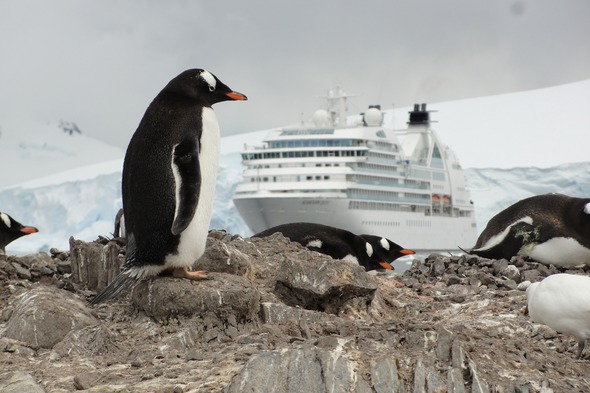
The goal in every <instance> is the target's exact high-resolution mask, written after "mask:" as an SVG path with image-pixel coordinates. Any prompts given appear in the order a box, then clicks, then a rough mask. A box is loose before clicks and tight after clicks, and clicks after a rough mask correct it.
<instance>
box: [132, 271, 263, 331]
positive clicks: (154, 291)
mask: <svg viewBox="0 0 590 393" xmlns="http://www.w3.org/2000/svg"><path fill="white" fill-rule="evenodd" d="M209 278H210V279H209V280H202V281H194V280H187V279H184V278H172V277H158V278H155V279H153V280H145V281H142V282H140V283H139V284H138V285H137V286H136V287H135V289H134V290H133V295H132V302H133V304H134V305H135V306H136V307H137V308H138V309H140V310H143V311H144V312H145V313H146V314H147V315H148V316H150V317H152V318H154V319H156V320H167V319H170V318H173V317H176V316H194V315H197V316H198V315H204V314H207V313H212V314H213V315H215V316H216V317H217V318H219V319H220V320H224V321H225V320H227V319H228V318H233V319H235V320H236V321H238V322H246V321H252V320H255V319H257V318H258V312H259V311H260V293H259V292H258V290H257V289H256V288H255V287H254V286H253V285H252V284H251V283H250V281H248V280H247V279H245V278H244V277H240V276H234V275H231V274H226V273H209ZM230 316H231V317H230Z"/></svg>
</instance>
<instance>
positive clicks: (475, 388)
mask: <svg viewBox="0 0 590 393" xmlns="http://www.w3.org/2000/svg"><path fill="white" fill-rule="evenodd" d="M469 371H470V373H471V391H472V392H473V393H489V391H490V388H489V386H488V384H487V382H486V381H485V380H484V379H483V378H482V377H481V375H479V372H478V371H477V364H476V363H475V362H474V361H473V360H471V359H469Z"/></svg>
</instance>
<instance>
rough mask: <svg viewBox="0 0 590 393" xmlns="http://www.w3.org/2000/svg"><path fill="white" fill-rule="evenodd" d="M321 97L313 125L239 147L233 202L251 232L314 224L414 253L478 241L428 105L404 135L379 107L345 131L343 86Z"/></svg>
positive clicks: (418, 108)
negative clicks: (323, 105)
mask: <svg viewBox="0 0 590 393" xmlns="http://www.w3.org/2000/svg"><path fill="white" fill-rule="evenodd" d="M327 100H328V109H327V110H319V111H316V113H315V114H314V115H313V118H312V123H311V124H309V125H301V126H298V127H287V128H282V129H277V130H273V131H270V132H269V133H268V135H266V137H265V139H264V141H263V146H259V147H248V146H245V150H244V151H243V153H242V160H243V163H244V165H245V166H246V168H245V170H244V174H243V181H242V183H240V184H239V185H238V187H237V189H236V192H235V195H234V203H235V205H236V207H237V209H238V211H239V212H240V214H241V215H242V217H243V218H244V220H245V221H246V223H247V224H248V226H249V227H250V229H252V231H254V233H257V232H260V231H262V230H265V229H268V228H270V227H273V226H276V225H279V224H285V223H289V222H315V223H321V224H326V225H331V226H335V227H339V228H343V229H347V230H349V231H351V232H353V233H356V234H373V235H378V236H384V237H387V238H389V239H391V240H392V241H394V242H396V243H398V244H400V245H402V246H403V247H407V248H410V249H413V250H423V251H426V250H437V251H443V250H453V251H454V250H457V249H458V246H459V247H471V246H473V244H475V241H476V237H477V228H476V225H475V213H474V208H473V203H472V202H471V198H470V194H469V191H468V190H467V189H466V186H465V177H464V175H463V170H462V169H461V166H460V164H459V161H458V160H457V157H456V156H455V154H454V153H453V151H452V150H451V149H450V148H449V147H448V146H446V145H444V144H443V143H442V142H441V141H440V139H439V138H438V136H437V134H436V133H435V132H434V130H433V129H432V128H431V127H430V112H429V111H427V110H426V104H421V105H418V104H417V105H415V106H414V110H413V111H412V112H410V116H409V121H408V127H407V129H404V130H394V129H391V128H386V127H384V126H383V113H382V112H381V110H380V108H379V107H371V108H369V109H368V110H367V111H366V112H365V113H364V114H362V116H361V117H359V120H358V121H357V122H356V124H350V119H348V118H347V116H346V105H347V96H346V95H345V94H344V93H343V92H342V90H340V89H335V90H331V91H329V92H328V97H327Z"/></svg>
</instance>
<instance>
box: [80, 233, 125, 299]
mask: <svg viewBox="0 0 590 393" xmlns="http://www.w3.org/2000/svg"><path fill="white" fill-rule="evenodd" d="M120 248H121V247H120V246H119V245H118V244H117V243H116V242H114V241H110V242H108V243H107V244H106V245H102V244H101V243H99V242H93V243H86V242H83V241H81V240H75V239H74V238H73V237H70V263H71V270H72V278H73V280H74V282H75V283H77V284H80V285H82V286H83V287H85V288H87V289H91V290H96V291H100V290H101V289H103V288H104V287H106V286H107V285H108V284H110V282H111V281H112V280H113V279H114V278H115V277H116V276H117V275H118V274H119V273H120V272H121V266H123V262H124V257H123V256H122V255H121V253H120Z"/></svg>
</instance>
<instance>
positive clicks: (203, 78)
mask: <svg viewBox="0 0 590 393" xmlns="http://www.w3.org/2000/svg"><path fill="white" fill-rule="evenodd" d="M246 99H247V98H246V96H245V95H243V94H241V93H237V92H235V91H232V89H230V88H229V87H228V86H226V85H225V84H223V83H222V82H221V81H220V80H219V79H218V78H217V77H216V76H215V75H213V74H212V73H210V72H209V71H206V70H202V69H191V70H187V71H184V72H182V73H181V74H180V75H178V76H177V77H176V78H174V79H172V80H171V81H170V82H169V83H168V84H167V85H166V86H165V87H164V89H163V90H162V91H161V92H160V93H159V94H158V95H157V96H156V98H154V100H153V101H152V103H151V104H150V105H149V107H148V108H147V110H146V112H145V114H144V115H143V118H142V119H141V122H140V123H139V126H138V128H137V130H136V131H135V134H134V135H133V137H132V138H131V141H130V142H129V146H128V148H127V153H126V154H125V160H124V163H123V177H122V188H123V190H122V191H123V192H122V194H123V211H124V217H125V231H126V235H127V252H126V257H125V263H124V264H123V269H122V272H121V273H120V274H119V276H117V277H116V278H115V279H114V280H113V282H112V283H110V284H109V285H108V286H107V287H106V288H105V289H104V290H102V291H101V292H100V293H99V294H98V295H97V296H96V297H95V298H94V299H93V300H92V303H99V302H101V301H103V300H106V299H109V298H114V297H116V296H117V295H119V294H120V293H121V292H122V291H123V290H125V289H127V288H129V287H130V286H132V285H133V284H134V283H136V282H137V281H138V280H140V279H143V278H146V277H152V276H155V275H157V274H159V273H161V272H163V271H165V270H168V271H170V272H171V273H172V274H173V275H174V276H175V277H185V278H190V279H197V280H198V279H205V278H207V277H206V275H205V274H204V273H203V272H191V271H189V267H190V266H191V265H192V264H193V263H194V262H195V261H196V260H197V259H198V258H199V257H200V256H201V255H203V252H204V250H205V243H206V239H207V231H208V227H209V222H210V219H211V209H212V204H213V195H214V192H215V181H216V175H217V166H218V157H219V139H220V136H219V125H218V123H217V118H216V117H215V112H214V111H213V109H212V108H211V106H212V105H213V104H215V103H217V102H221V101H227V100H246Z"/></svg>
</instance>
